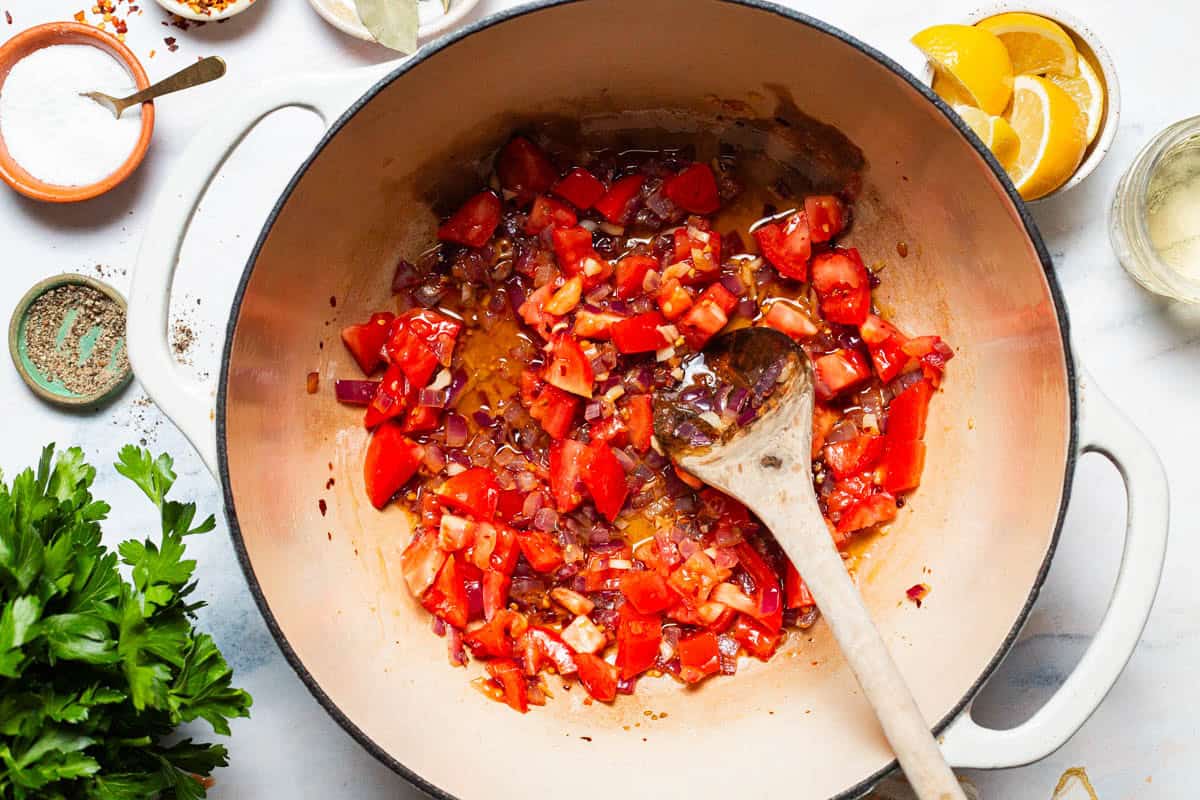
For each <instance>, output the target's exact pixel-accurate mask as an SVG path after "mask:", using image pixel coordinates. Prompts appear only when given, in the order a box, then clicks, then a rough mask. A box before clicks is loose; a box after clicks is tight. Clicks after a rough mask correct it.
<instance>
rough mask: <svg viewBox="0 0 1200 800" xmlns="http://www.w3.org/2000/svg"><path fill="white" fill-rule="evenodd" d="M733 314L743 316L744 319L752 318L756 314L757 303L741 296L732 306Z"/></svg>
mask: <svg viewBox="0 0 1200 800" xmlns="http://www.w3.org/2000/svg"><path fill="white" fill-rule="evenodd" d="M733 315H734V316H735V317H744V318H745V319H754V317H755V316H757V315H758V305H757V304H756V303H755V302H754V301H753V300H751V299H750V298H748V297H743V298H742V299H741V300H739V301H738V304H737V305H736V306H734V309H733Z"/></svg>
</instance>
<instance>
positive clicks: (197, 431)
mask: <svg viewBox="0 0 1200 800" xmlns="http://www.w3.org/2000/svg"><path fill="white" fill-rule="evenodd" d="M394 67H395V64H394V63H393V64H382V65H376V66H372V67H364V68H360V69H356V70H351V71H343V72H340V73H338V74H336V75H332V76H331V75H323V74H317V75H309V76H304V77H294V78H290V79H286V80H281V81H277V82H274V83H271V84H267V85H265V86H263V87H262V88H261V89H259V90H258V91H257V92H254V93H253V94H250V95H249V96H248V97H246V98H245V99H243V100H241V101H240V102H236V103H234V104H233V105H232V106H230V107H228V108H226V109H224V110H223V111H222V112H221V114H220V115H218V116H216V117H214V118H213V120H212V121H211V122H209V123H208V124H206V125H205V126H204V127H203V128H202V129H201V130H200V131H199V133H197V134H196V136H195V138H194V139H192V141H191V143H190V144H189V145H188V146H187V148H186V149H185V150H184V152H183V153H182V154H181V155H180V156H179V158H178V161H177V163H176V164H175V166H174V167H173V168H172V170H171V172H170V174H169V175H168V177H167V180H166V184H165V186H164V187H163V189H162V191H161V192H160V193H159V195H158V197H157V199H156V201H155V203H154V206H153V208H152V209H151V212H150V219H149V221H148V223H147V225H146V233H145V236H144V237H143V239H142V246H141V248H140V249H139V251H138V256H137V262H136V263H135V264H134V268H133V277H132V280H131V284H130V289H129V310H128V314H127V320H126V335H125V342H126V347H127V348H128V354H129V362H130V364H131V366H132V367H133V371H134V373H135V374H136V375H137V377H138V380H139V381H140V382H141V384H142V386H143V387H144V388H145V390H146V393H147V394H148V395H149V396H150V398H151V399H152V400H153V401H154V402H155V403H157V404H158V407H159V408H161V409H162V411H163V413H165V414H166V415H167V416H168V417H169V418H170V419H171V421H172V422H174V423H175V424H176V425H177V426H178V427H179V429H180V430H181V431H182V432H183V434H184V435H185V436H187V438H188V441H190V442H191V443H192V446H193V447H195V448H196V450H197V451H198V452H199V454H200V457H201V458H202V459H203V460H204V463H205V465H206V466H207V467H208V469H209V471H211V472H212V473H213V475H214V476H215V475H217V473H218V467H217V441H216V413H215V407H214V402H215V395H216V383H217V378H216V377H214V378H213V379H212V380H209V381H203V382H197V381H194V380H192V378H191V377H190V376H188V375H185V374H184V373H183V372H182V371H181V370H180V369H179V366H178V364H177V363H176V361H175V358H174V356H173V355H172V352H171V347H170V345H169V342H168V335H167V325H168V312H169V309H170V305H171V282H172V278H173V277H174V275H175V268H176V267H177V266H178V264H179V251H180V248H181V247H182V246H183V240H184V236H186V235H187V230H188V227H189V225H190V224H191V220H192V216H193V215H194V214H195V212H196V207H197V206H198V205H199V203H200V199H201V197H203V195H204V192H205V190H206V189H207V188H208V186H209V184H210V183H211V182H212V179H213V177H214V176H215V175H216V173H217V170H218V169H220V168H221V165H222V164H223V163H224V162H225V159H226V158H228V156H229V154H230V153H232V152H233V151H234V150H235V149H236V148H237V147H238V145H239V144H241V142H242V140H243V139H244V138H245V137H246V134H247V133H249V132H250V130H251V128H253V127H254V126H255V125H256V124H257V123H258V122H259V121H260V120H262V119H263V118H264V117H266V116H267V115H268V114H271V113H273V112H275V111H278V110H279V109H282V108H287V107H291V106H295V107H298V108H305V109H308V110H309V111H312V112H314V113H315V114H317V116H319V117H320V118H321V120H322V121H323V122H324V123H325V127H326V128H329V127H330V126H332V125H333V123H334V121H335V120H337V118H338V117H339V115H341V114H342V112H343V111H345V110H346V108H347V107H348V106H349V104H350V101H351V100H352V99H353V98H355V97H358V96H359V95H360V94H361V93H362V91H363V90H364V89H365V88H366V87H368V86H370V85H371V84H372V83H374V82H375V81H376V80H378V79H380V78H381V77H383V75H384V74H386V73H387V72H388V71H390V70H391V69H393V68H394Z"/></svg>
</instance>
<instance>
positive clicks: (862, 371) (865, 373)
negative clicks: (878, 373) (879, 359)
mask: <svg viewBox="0 0 1200 800" xmlns="http://www.w3.org/2000/svg"><path fill="white" fill-rule="evenodd" d="M813 372H814V376H815V378H816V380H815V386H814V388H815V389H816V392H817V399H819V400H828V399H830V398H831V397H834V396H835V395H837V394H838V393H839V392H842V391H844V390H846V389H849V388H850V387H851V386H857V385H858V384H860V383H862V382H863V381H865V380H866V379H867V378H870V377H871V368H870V367H869V366H867V360H866V359H865V358H863V357H862V354H861V353H859V352H858V351H857V350H835V351H833V352H832V353H830V354H828V355H824V356H821V357H820V358H818V359H817V360H816V361H814V362H813Z"/></svg>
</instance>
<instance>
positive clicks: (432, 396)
mask: <svg viewBox="0 0 1200 800" xmlns="http://www.w3.org/2000/svg"><path fill="white" fill-rule="evenodd" d="M417 405H420V406H429V407H430V408H445V407H446V393H445V392H443V391H442V390H440V389H430V388H428V387H426V388H424V389H422V390H421V392H420V394H418V395H417Z"/></svg>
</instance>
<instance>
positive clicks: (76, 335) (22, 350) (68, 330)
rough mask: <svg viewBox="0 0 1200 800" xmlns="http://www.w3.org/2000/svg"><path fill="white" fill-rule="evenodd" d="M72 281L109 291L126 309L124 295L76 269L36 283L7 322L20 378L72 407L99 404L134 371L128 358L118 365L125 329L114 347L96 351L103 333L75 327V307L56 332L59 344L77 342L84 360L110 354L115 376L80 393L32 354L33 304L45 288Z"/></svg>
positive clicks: (35, 390) (50, 399)
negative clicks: (43, 368) (41, 367)
mask: <svg viewBox="0 0 1200 800" xmlns="http://www.w3.org/2000/svg"><path fill="white" fill-rule="evenodd" d="M72 285H74V286H86V287H88V288H90V289H94V290H96V291H97V292H100V293H101V294H103V295H106V296H107V297H109V298H110V299H112V300H113V302H115V303H116V304H117V305H118V306H119V307H120V309H121V313H122V314H124V313H125V298H124V297H122V296H121V295H120V294H119V293H118V292H117V290H116V289H113V288H112V287H111V286H109V285H108V284H106V283H101V282H100V281H97V280H95V279H93V278H89V277H87V276H86V275H76V274H73V273H64V274H62V275H55V276H54V277H53V278H47V279H46V280H44V281H41V282H40V283H38V284H37V285H35V286H34V287H33V288H32V289H30V290H29V291H28V292H26V293H25V296H24V297H22V298H21V301H20V302H19V303H17V307H16V308H15V309H14V310H13V315H12V320H11V321H10V322H9V325H8V349H9V352H10V353H11V354H12V360H13V364H14V365H15V366H16V368H17V372H19V373H20V374H21V378H22V379H23V380H24V381H25V383H26V384H27V385H28V386H29V388H30V389H32V390H33V393H34V394H36V395H37V396H38V397H40V398H42V399H43V400H45V401H46V402H49V403H54V404H55V405H59V406H68V407H73V408H78V407H81V406H95V405H100V404H102V403H104V402H106V401H108V400H111V399H112V398H113V397H115V396H116V395H117V394H118V393H119V392H120V391H121V390H122V389H124V388H125V387H126V386H127V385H128V384H129V381H130V379H131V378H132V377H133V371H132V370H131V369H130V368H129V361H128V359H126V360H125V363H124V368H123V369H121V368H120V367H118V366H117V363H118V362H117V354H118V353H119V351H120V350H121V349H123V348H124V347H125V332H124V331H122V332H121V336H120V338H119V339H118V340H117V343H116V346H115V348H114V349H113V351H112V352H110V353H107V354H103V353H99V352H96V351H95V349H94V347H93V345H94V343H95V342H96V340H97V338H98V337H99V335H100V333H101V331H100V329H99V328H98V327H93V328H92V329H91V330H87V331H77V330H75V327H76V326H75V324H74V323H75V319H76V316H77V313H76V312H75V311H74V310H73V309H71V310H68V312H67V314H66V316H65V317H64V318H63V321H62V324H61V325H60V327H59V330H58V331H57V332H56V336H55V345H56V347H58V348H60V349H62V348H67V347H73V346H76V344H77V345H78V347H79V352H80V354H81V357H82V359H83V360H84V361H86V360H87V359H89V358H102V357H107V358H108V359H109V366H108V367H107V369H108V370H109V371H111V372H112V373H113V380H112V382H111V383H108V384H107V385H105V386H102V387H101V388H100V389H98V390H97V391H96V392H95V393H92V394H80V393H78V392H74V391H71V390H70V389H68V388H67V387H66V386H65V385H64V384H63V382H62V381H61V380H59V379H57V378H55V377H53V376H48V375H44V374H42V372H41V371H40V370H39V369H38V368H37V366H36V365H35V364H34V363H33V361H32V360H30V358H29V338H28V333H29V331H28V324H29V309H30V307H31V306H32V305H33V304H34V302H35V301H36V300H37V299H38V298H39V297H41V296H42V295H43V294H45V293H46V292H48V291H51V290H52V289H57V288H59V287H62V286H72ZM81 363H82V362H81Z"/></svg>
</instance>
